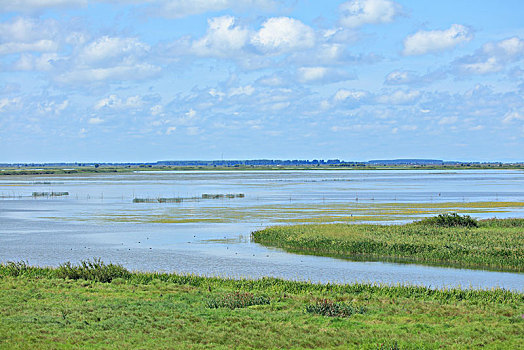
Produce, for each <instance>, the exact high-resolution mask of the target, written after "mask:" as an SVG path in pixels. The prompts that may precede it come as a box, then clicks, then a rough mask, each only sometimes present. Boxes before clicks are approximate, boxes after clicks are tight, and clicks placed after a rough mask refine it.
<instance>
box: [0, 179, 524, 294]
mask: <svg viewBox="0 0 524 350" xmlns="http://www.w3.org/2000/svg"><path fill="white" fill-rule="evenodd" d="M33 192H68V193H69V195H68V196H62V197H37V198H34V197H32V196H31V195H32V193H33ZM239 193H242V194H243V195H244V197H243V198H231V199H229V198H218V199H202V194H239ZM0 197H1V198H0V261H8V260H21V259H24V260H28V261H29V262H30V263H31V264H37V265H54V266H56V265H58V264H59V263H61V262H64V261H67V260H70V261H73V262H75V261H78V260H80V259H87V258H91V257H101V258H102V259H103V260H104V261H112V262H116V263H121V264H123V265H124V266H126V267H128V268H130V269H134V270H143V271H144V270H149V271H151V270H154V271H176V272H184V273H196V274H204V275H221V276H233V277H248V278H257V277H262V276H275V277H282V278H286V279H295V280H311V281H318V282H354V281H365V282H379V283H410V284H421V285H426V286H432V287H442V286H462V287H474V288H491V287H496V286H498V287H504V288H509V289H515V290H520V291H523V290H524V274H515V273H501V272H489V271H480V270H465V269H454V268H441V267H426V266H420V265H404V264H393V263H380V262H351V261H345V260H340V259H334V258H322V257H315V256H304V255H296V254H290V253H286V252H283V251H281V250H278V249H269V248H265V247H263V246H260V245H258V244H255V243H252V242H250V240H249V234H250V232H252V231H253V230H256V229H259V228H262V227H266V226H268V225H272V224H285V223H288V222H293V221H296V220H299V221H306V222H307V221H308V220H310V219H312V218H325V217H335V218H338V217H342V216H344V217H350V216H351V217H353V215H354V217H355V218H357V217H358V218H360V219H359V220H362V221H369V222H391V223H399V222H405V221H409V220H413V219H416V218H418V217H420V216H424V215H431V214H432V213H433V212H434V211H435V210H449V208H446V209H442V208H439V205H441V204H443V203H447V204H446V205H447V206H448V207H449V206H451V207H453V206H454V205H456V206H457V207H462V210H466V211H468V210H470V214H471V215H472V216H475V217H479V218H482V217H493V216H497V217H524V211H523V210H522V207H518V206H511V204H508V203H506V204H502V203H504V202H524V172H521V171H507V170H506V171H497V170H490V171H475V170H470V171H278V172H277V171H270V172H264V171H246V172H208V171H206V172H197V171H195V172H170V173H148V172H142V173H133V174H119V175H114V174H102V175H81V176H78V175H77V176H35V177H16V176H2V177H0ZM175 197H177V198H183V200H182V202H179V203H133V199H134V198H143V199H144V198H147V199H155V198H175ZM470 202H495V204H493V203H491V204H489V205H482V206H481V208H478V206H477V207H475V208H473V207H471V208H468V205H466V204H467V203H470ZM450 203H451V204H450ZM453 203H454V204H453ZM497 203H500V205H497ZM464 207H466V208H464ZM413 208H415V209H413ZM334 221H336V220H334ZM353 222H358V221H357V220H355V221H353Z"/></svg>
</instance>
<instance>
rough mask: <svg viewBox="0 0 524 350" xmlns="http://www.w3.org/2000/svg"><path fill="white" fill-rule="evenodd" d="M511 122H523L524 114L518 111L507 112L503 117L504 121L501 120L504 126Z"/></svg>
mask: <svg viewBox="0 0 524 350" xmlns="http://www.w3.org/2000/svg"><path fill="white" fill-rule="evenodd" d="M513 121H524V113H520V112H518V111H513V112H508V113H506V115H504V119H502V122H503V123H504V124H509V123H511V122H513Z"/></svg>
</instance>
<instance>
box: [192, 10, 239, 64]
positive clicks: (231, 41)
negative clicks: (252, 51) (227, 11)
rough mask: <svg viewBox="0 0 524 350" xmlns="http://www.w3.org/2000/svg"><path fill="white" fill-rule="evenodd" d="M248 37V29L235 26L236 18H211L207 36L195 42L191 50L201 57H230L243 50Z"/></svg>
mask: <svg viewBox="0 0 524 350" xmlns="http://www.w3.org/2000/svg"><path fill="white" fill-rule="evenodd" d="M248 36H249V31H248V30H247V29H244V28H241V27H238V26H235V18H234V17H231V16H223V17H215V18H210V19H208V29H207V33H206V35H205V36H204V37H202V38H200V39H199V40H196V41H194V42H193V43H192V45H191V50H192V51H193V52H194V53H195V54H197V55H199V56H219V57H228V56H231V55H235V54H237V53H238V51H239V50H241V49H242V48H243V46H244V45H245V43H246V42H247V40H248Z"/></svg>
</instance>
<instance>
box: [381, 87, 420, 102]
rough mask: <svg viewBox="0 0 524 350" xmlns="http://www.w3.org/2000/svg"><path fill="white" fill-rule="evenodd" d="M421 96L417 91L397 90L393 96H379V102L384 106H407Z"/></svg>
mask: <svg viewBox="0 0 524 350" xmlns="http://www.w3.org/2000/svg"><path fill="white" fill-rule="evenodd" d="M419 96H420V92H419V91H417V90H411V91H403V90H397V91H395V92H393V93H392V94H386V95H382V96H379V97H378V98H377V102H379V103H383V104H395V105H397V104H406V103H410V102H412V101H414V100H416V99H417V98H418V97H419Z"/></svg>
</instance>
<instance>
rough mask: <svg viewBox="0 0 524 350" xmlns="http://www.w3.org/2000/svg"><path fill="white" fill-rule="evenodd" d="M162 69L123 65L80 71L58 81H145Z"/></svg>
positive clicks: (145, 65)
mask: <svg viewBox="0 0 524 350" xmlns="http://www.w3.org/2000/svg"><path fill="white" fill-rule="evenodd" d="M158 73H160V68H159V67H156V66H153V65H151V64H136V65H123V66H115V67H109V68H92V69H79V70H74V71H72V72H67V73H64V74H61V75H59V76H58V77H57V79H56V80H57V81H58V82H61V83H67V84H77V83H84V82H101V81H106V80H117V81H118V80H143V79H148V78H151V77H154V76H156V75H157V74H158Z"/></svg>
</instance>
